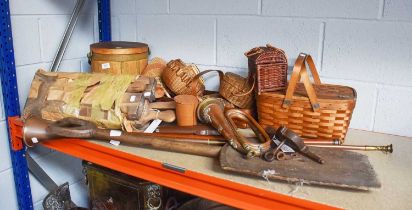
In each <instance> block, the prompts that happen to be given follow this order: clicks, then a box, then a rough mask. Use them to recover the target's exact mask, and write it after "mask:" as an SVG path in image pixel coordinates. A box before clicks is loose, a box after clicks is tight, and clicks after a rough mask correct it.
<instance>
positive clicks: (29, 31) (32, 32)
mask: <svg viewBox="0 0 412 210" xmlns="http://www.w3.org/2000/svg"><path fill="white" fill-rule="evenodd" d="M11 27H12V31H13V45H14V52H15V53H14V58H15V61H16V65H24V64H30V63H38V62H40V61H41V50H40V33H39V23H38V17H36V16H12V17H11Z"/></svg>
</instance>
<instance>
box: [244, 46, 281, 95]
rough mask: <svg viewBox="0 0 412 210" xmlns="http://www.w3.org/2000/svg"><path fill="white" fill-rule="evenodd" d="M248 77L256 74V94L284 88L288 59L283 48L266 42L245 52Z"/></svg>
mask: <svg viewBox="0 0 412 210" xmlns="http://www.w3.org/2000/svg"><path fill="white" fill-rule="evenodd" d="M245 55H246V57H248V67H249V78H251V77H253V75H256V83H257V85H256V88H257V91H258V94H260V93H262V92H269V91H276V90H280V89H284V88H286V82H287V71H288V59H287V57H286V54H285V52H284V51H283V50H281V49H279V48H276V47H273V46H271V45H270V44H267V45H266V47H255V48H253V49H251V50H249V51H248V52H246V53H245Z"/></svg>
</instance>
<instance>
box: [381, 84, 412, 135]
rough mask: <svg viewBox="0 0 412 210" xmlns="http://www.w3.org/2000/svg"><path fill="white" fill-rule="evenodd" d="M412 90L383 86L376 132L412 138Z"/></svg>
mask: <svg viewBox="0 0 412 210" xmlns="http://www.w3.org/2000/svg"><path fill="white" fill-rule="evenodd" d="M411 107H412V88H405V87H392V86H381V87H380V88H379V92H378V103H377V107H376V116H375V125H374V129H373V130H374V131H377V132H382V133H393V134H396V135H402V136H412V129H411V128H412V126H411V125H412V121H411V119H412V111H411Z"/></svg>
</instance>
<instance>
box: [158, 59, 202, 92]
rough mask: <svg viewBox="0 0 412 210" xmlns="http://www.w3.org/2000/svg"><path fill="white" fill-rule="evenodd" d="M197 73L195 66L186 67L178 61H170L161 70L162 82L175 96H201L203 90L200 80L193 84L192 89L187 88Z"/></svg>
mask: <svg viewBox="0 0 412 210" xmlns="http://www.w3.org/2000/svg"><path fill="white" fill-rule="evenodd" d="M199 72H200V71H199V69H198V68H197V67H196V65H193V64H192V65H186V64H185V63H184V62H183V61H182V60H180V59H176V60H171V61H170V62H169V63H167V65H166V68H165V69H164V70H163V73H162V80H163V82H164V83H165V84H166V86H167V87H168V88H169V89H170V90H171V91H173V92H174V93H175V94H177V95H191V94H193V95H202V93H203V90H204V89H205V86H204V84H203V83H204V82H203V79H202V78H200V79H198V80H196V81H195V82H194V87H192V88H188V87H189V86H188V85H189V83H191V82H192V80H193V78H194V77H195V76H196V75H197V74H198V73H199Z"/></svg>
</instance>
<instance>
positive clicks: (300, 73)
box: [282, 53, 321, 111]
mask: <svg viewBox="0 0 412 210" xmlns="http://www.w3.org/2000/svg"><path fill="white" fill-rule="evenodd" d="M305 61H307V62H308V65H309V67H310V70H311V72H312V76H313V78H314V83H315V84H321V82H320V78H319V74H318V72H317V71H316V67H315V64H314V62H313V59H312V57H311V56H310V55H307V54H305V53H300V54H299V56H298V58H297V59H296V62H295V65H294V67H293V71H292V76H291V78H290V80H289V84H288V87H287V90H286V95H285V99H284V101H283V104H282V107H283V108H288V107H289V106H290V104H291V103H292V98H293V94H294V92H295V89H296V85H297V83H298V81H299V80H300V79H301V78H303V85H304V86H305V89H306V92H307V94H308V97H309V101H310V103H311V105H312V108H313V111H317V110H318V109H319V103H318V99H317V97H316V92H315V89H314V88H313V85H312V82H311V81H310V78H309V75H308V73H307V70H306V64H305Z"/></svg>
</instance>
